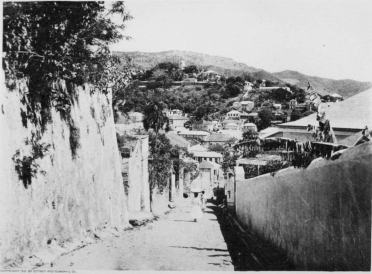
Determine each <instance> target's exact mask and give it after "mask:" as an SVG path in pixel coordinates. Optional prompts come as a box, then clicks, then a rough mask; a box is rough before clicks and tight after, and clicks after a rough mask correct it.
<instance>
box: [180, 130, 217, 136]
mask: <svg viewBox="0 0 372 274" xmlns="http://www.w3.org/2000/svg"><path fill="white" fill-rule="evenodd" d="M178 134H179V135H200V136H206V135H209V134H210V133H209V132H206V131H198V130H190V131H181V132H180V133H178Z"/></svg>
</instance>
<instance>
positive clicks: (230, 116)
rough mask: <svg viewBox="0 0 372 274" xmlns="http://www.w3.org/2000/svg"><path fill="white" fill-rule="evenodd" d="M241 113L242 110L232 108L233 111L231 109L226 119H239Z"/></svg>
mask: <svg viewBox="0 0 372 274" xmlns="http://www.w3.org/2000/svg"><path fill="white" fill-rule="evenodd" d="M239 115H240V112H239V111H237V110H232V111H229V112H228V113H227V114H226V116H227V117H226V119H239Z"/></svg>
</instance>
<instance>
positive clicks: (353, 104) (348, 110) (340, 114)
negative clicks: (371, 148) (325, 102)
mask: <svg viewBox="0 0 372 274" xmlns="http://www.w3.org/2000/svg"><path fill="white" fill-rule="evenodd" d="M371 106H372V88H370V89H368V90H366V91H363V92H361V93H359V94H357V95H354V96H352V97H350V98H348V99H346V100H344V101H342V102H338V103H336V104H332V105H331V106H330V107H328V108H327V110H326V117H327V119H329V121H330V123H331V126H332V127H333V128H342V129H360V130H362V129H364V127H365V126H368V127H369V128H372V107H371ZM316 115H317V114H316V113H314V114H311V115H309V116H306V117H304V118H302V119H299V120H297V121H293V122H288V123H285V124H281V125H278V126H279V127H286V126H296V127H307V125H309V124H310V125H316V124H318V121H317V120H316Z"/></svg>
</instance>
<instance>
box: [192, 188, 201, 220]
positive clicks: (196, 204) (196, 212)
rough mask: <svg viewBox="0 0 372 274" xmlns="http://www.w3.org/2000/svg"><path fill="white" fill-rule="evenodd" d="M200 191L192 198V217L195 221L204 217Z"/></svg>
mask: <svg viewBox="0 0 372 274" xmlns="http://www.w3.org/2000/svg"><path fill="white" fill-rule="evenodd" d="M198 194H199V193H198V192H194V198H193V200H192V205H193V206H192V209H191V217H192V218H193V219H194V221H195V222H197V221H198V219H201V218H202V217H203V211H202V210H201V204H202V203H201V200H200V196H199V195H198Z"/></svg>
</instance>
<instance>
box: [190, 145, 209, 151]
mask: <svg viewBox="0 0 372 274" xmlns="http://www.w3.org/2000/svg"><path fill="white" fill-rule="evenodd" d="M190 151H192V152H194V151H207V149H206V148H204V147H202V146H201V145H195V146H192V147H190Z"/></svg>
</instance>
